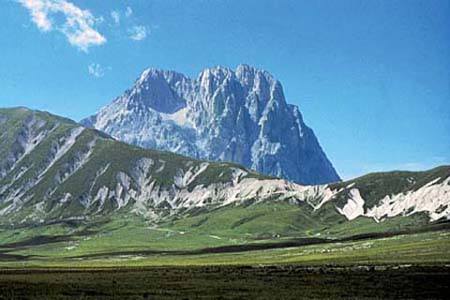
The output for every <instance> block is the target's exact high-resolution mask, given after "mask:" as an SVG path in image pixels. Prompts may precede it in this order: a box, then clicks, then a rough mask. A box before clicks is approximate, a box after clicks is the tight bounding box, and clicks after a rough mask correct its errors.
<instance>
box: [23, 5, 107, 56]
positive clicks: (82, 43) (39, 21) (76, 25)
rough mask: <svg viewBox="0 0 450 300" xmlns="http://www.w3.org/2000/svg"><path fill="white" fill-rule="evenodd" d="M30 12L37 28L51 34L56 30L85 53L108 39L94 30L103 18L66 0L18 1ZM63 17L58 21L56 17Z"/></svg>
mask: <svg viewBox="0 0 450 300" xmlns="http://www.w3.org/2000/svg"><path fill="white" fill-rule="evenodd" d="M18 1H19V3H20V4H22V6H24V7H25V8H27V9H28V10H29V12H30V15H31V18H32V21H33V22H34V23H35V24H36V26H37V27H38V28H39V29H40V30H42V31H44V32H49V31H52V30H56V31H59V32H61V33H62V34H64V35H65V36H66V38H67V40H68V41H69V43H70V44H71V45H73V46H75V47H77V48H79V49H81V50H83V51H87V50H88V48H89V47H91V46H98V45H102V44H104V43H105V42H106V38H105V37H104V36H103V35H102V34H100V33H99V32H98V31H97V30H95V29H94V26H95V24H96V23H99V22H101V20H102V19H101V18H95V17H94V16H93V15H92V13H91V12H90V11H89V10H83V9H81V8H79V7H78V6H76V5H74V4H73V3H71V2H69V1H65V0H18ZM61 14H62V15H63V17H64V18H63V21H62V22H61V21H58V20H59V19H57V18H55V15H58V16H59V15H61Z"/></svg>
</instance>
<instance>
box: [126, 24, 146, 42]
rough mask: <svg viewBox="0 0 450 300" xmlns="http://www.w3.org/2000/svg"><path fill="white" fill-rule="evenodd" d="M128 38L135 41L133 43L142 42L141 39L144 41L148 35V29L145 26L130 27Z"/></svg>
mask: <svg viewBox="0 0 450 300" xmlns="http://www.w3.org/2000/svg"><path fill="white" fill-rule="evenodd" d="M129 34H130V35H129V36H130V39H132V40H135V41H142V40H143V39H145V38H146V37H147V34H148V29H147V27H145V26H140V25H138V26H133V27H131V29H130V30H129Z"/></svg>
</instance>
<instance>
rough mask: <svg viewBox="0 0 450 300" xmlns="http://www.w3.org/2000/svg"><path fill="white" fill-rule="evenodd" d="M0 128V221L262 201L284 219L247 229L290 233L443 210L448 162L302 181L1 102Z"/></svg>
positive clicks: (200, 211) (448, 195)
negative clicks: (121, 137)
mask: <svg viewBox="0 0 450 300" xmlns="http://www.w3.org/2000/svg"><path fill="white" fill-rule="evenodd" d="M0 132H1V135H0V224H3V225H5V224H15V225H14V226H17V225H19V224H21V226H24V225H31V226H35V225H37V224H51V223H52V222H61V221H68V220H78V221H82V222H91V221H94V220H97V219H101V218H105V217H108V218H110V217H113V216H125V215H126V216H131V217H132V218H135V217H138V218H143V219H145V220H147V221H148V222H151V223H158V222H162V221H164V220H169V219H171V218H175V219H179V218H185V217H189V216H197V215H198V216H202V215H207V214H211V213H214V214H216V212H217V211H221V210H222V209H233V207H234V209H237V210H238V211H239V214H238V215H239V216H238V217H236V216H234V217H230V218H229V219H227V220H226V222H225V223H224V224H221V226H229V225H230V222H231V223H235V222H239V220H242V219H244V220H246V221H245V222H244V223H251V221H252V220H253V219H245V218H247V217H248V214H251V212H252V210H253V209H254V208H253V207H263V206H264V207H266V208H267V209H269V210H270V211H271V216H273V214H277V213H276V210H272V208H274V207H277V205H283V207H284V208H283V209H282V210H281V211H283V212H284V213H288V214H289V217H286V218H285V217H283V218H282V220H280V223H279V224H276V223H277V222H274V221H273V219H269V220H267V224H266V226H267V227H255V230H257V231H258V230H259V231H264V230H269V231H271V230H272V229H270V228H272V227H274V226H275V227H277V226H280V224H284V225H285V226H286V228H290V231H289V232H292V228H297V227H292V226H294V225H295V224H297V223H298V222H300V223H302V225H301V226H300V225H299V226H300V227H298V228H297V229H295V230H299V231H302V230H309V229H311V227H314V228H325V227H326V228H328V226H331V225H333V226H334V225H339V224H342V223H343V222H344V223H352V222H355V221H357V220H359V221H357V222H361V220H364V221H363V222H369V220H370V222H371V223H373V224H376V223H384V222H385V221H386V220H388V221H387V223H385V224H388V223H389V222H390V221H389V219H395V218H398V217H402V216H413V217H416V216H418V215H420V216H422V217H423V222H425V223H427V222H428V221H436V220H440V219H446V218H447V219H448V218H449V216H450V167H448V166H443V167H439V168H436V169H433V170H430V171H427V172H390V173H376V174H369V175H366V176H363V177H360V178H357V179H354V180H350V181H347V182H339V183H333V184H325V185H317V186H302V185H298V184H295V183H291V182H288V181H286V180H283V179H278V178H273V177H268V176H265V175H260V174H258V173H255V172H254V171H251V170H248V169H246V168H244V167H241V166H239V165H237V164H233V163H221V162H207V161H200V160H196V159H192V158H188V157H184V156H180V155H177V154H173V153H169V152H163V151H157V150H148V149H143V148H139V147H136V146H132V145H128V144H125V143H123V142H119V141H116V140H115V139H113V138H112V137H110V136H108V135H106V134H104V133H102V132H99V131H97V130H93V129H88V128H85V127H82V126H80V125H79V124H77V123H75V122H74V121H71V120H69V119H65V118H62V117H58V116H54V115H51V114H49V113H46V112H40V111H33V110H29V109H26V108H10V109H0ZM261 205H263V206H261ZM285 205H286V206H285ZM271 207H272V208H271ZM250 208H252V209H250ZM298 209H300V210H301V212H300V211H297V212H296V213H294V212H295V211H296V210H298ZM280 214H281V215H282V216H284V215H283V214H282V213H281V212H280ZM219 215H220V214H219ZM263 215H264V214H263ZM246 216H247V217H246ZM216 217H217V216H216ZM259 217H262V216H259ZM259 217H256V218H255V220H256V219H258V218H259ZM422 217H421V218H422ZM121 218H122V217H121ZM233 218H237V219H233ZM404 219H408V218H404ZM287 220H288V221H287ZM305 220H308V221H306V222H305ZM247 225H248V224H247ZM284 225H283V226H284ZM325 225H326V226H325ZM199 226H200V225H199ZM323 226H325V227H323ZM295 230H294V231H295Z"/></svg>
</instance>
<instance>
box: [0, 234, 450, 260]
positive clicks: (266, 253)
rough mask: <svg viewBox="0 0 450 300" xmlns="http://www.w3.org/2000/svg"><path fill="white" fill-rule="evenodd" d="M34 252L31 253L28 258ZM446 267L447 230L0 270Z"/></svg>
mask: <svg viewBox="0 0 450 300" xmlns="http://www.w3.org/2000/svg"><path fill="white" fill-rule="evenodd" d="M31 251H32V249H30V253H31ZM259 264H263V265H271V264H303V265H382V264H392V265H399V264H413V265H446V264H450V231H448V230H444V231H434V232H424V233H417V234H409V235H398V236H394V237H389V238H379V239H367V240H360V241H353V242H339V243H325V244H317V245H309V246H301V247H289V248H278V249H267V250H256V251H244V252H233V253H206V254H195V255H194V254H179V255H173V254H164V253H163V254H147V255H144V254H142V253H140V252H136V253H129V254H127V255H115V254H114V253H103V254H102V255H101V256H100V257H97V256H94V257H91V256H80V257H62V256H59V257H58V256H48V257H45V256H42V257H29V258H28V259H27V260H23V261H17V260H11V261H6V260H3V261H1V262H0V267H20V268H21V267H71V268H73V267H82V268H95V267H142V266H193V265H259Z"/></svg>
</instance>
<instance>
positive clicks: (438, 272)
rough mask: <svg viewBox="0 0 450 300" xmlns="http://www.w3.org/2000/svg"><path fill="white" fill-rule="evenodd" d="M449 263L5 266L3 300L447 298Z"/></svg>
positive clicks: (0, 286) (0, 288) (1, 285)
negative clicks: (377, 264) (23, 267)
mask: <svg viewBox="0 0 450 300" xmlns="http://www.w3.org/2000/svg"><path fill="white" fill-rule="evenodd" d="M449 282H450V273H449V270H448V268H446V267H404V268H397V267H392V266H382V267H349V268H322V267H316V268H311V267H301V266H292V265H286V266H260V267H243V266H235V267H234V266H209V267H169V268H168V267H165V268H142V269H139V268H134V269H131V268H124V269H91V270H79V269H78V270H66V269H60V270H54V269H53V270H46V269H31V270H3V271H0V299H24V298H26V299H43V298H45V299H211V298H216V299H249V298H251V299H274V298H276V299H311V298H320V299H328V298H332V299H361V298H370V299H387V298H389V299H392V298H401V299H430V298H432V299H445V298H446V297H447V296H448V294H449V292H450V289H449Z"/></svg>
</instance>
